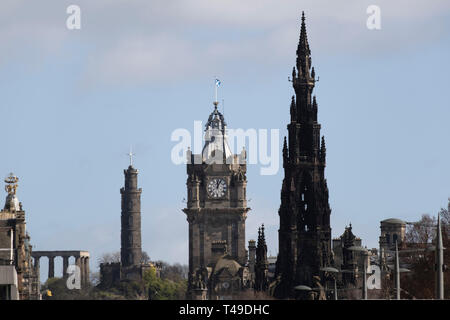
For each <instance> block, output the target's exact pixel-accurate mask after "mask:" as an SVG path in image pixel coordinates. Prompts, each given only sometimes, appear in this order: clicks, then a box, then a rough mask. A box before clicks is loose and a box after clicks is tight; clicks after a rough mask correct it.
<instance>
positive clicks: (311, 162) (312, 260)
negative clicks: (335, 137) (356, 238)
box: [275, 14, 332, 298]
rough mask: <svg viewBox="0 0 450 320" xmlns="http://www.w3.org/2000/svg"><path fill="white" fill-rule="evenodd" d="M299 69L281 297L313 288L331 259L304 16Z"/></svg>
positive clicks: (285, 190)
mask: <svg viewBox="0 0 450 320" xmlns="http://www.w3.org/2000/svg"><path fill="white" fill-rule="evenodd" d="M296 69H297V70H296ZM296 69H295V68H294V70H293V72H292V76H293V79H292V83H293V88H294V91H295V97H293V98H292V99H291V105H290V114H291V121H290V123H289V124H288V126H287V127H288V141H287V144H284V145H283V168H284V174H285V177H284V180H283V185H282V186H283V187H282V191H281V205H280V209H279V216H280V229H279V255H278V260H277V268H276V276H277V277H280V280H281V281H280V283H279V285H278V286H277V287H276V288H275V296H276V297H277V298H293V297H294V296H295V293H294V289H293V288H294V287H295V286H296V285H307V286H313V285H314V282H313V277H314V276H321V273H320V269H321V268H323V267H327V266H330V265H331V263H332V257H331V227H330V213H331V209H330V206H329V203H328V187H327V183H326V179H325V173H324V171H325V153H326V150H325V143H324V141H322V144H321V135H320V128H321V126H320V124H319V123H318V121H317V111H318V103H317V99H316V98H315V97H313V96H312V92H313V89H314V86H315V78H314V77H315V71H314V69H313V68H312V66H311V50H310V48H309V43H308V38H307V34H306V24H305V16H304V14H303V15H302V22H301V29H300V41H299V44H298V48H297V63H296Z"/></svg>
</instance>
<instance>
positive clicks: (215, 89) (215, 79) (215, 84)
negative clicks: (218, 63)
mask: <svg viewBox="0 0 450 320" xmlns="http://www.w3.org/2000/svg"><path fill="white" fill-rule="evenodd" d="M216 81H217V77H215V78H214V91H215V102H217V83H216Z"/></svg>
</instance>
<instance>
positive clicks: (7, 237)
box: [0, 173, 40, 300]
mask: <svg viewBox="0 0 450 320" xmlns="http://www.w3.org/2000/svg"><path fill="white" fill-rule="evenodd" d="M18 181H19V178H17V177H16V176H14V175H13V174H12V173H11V174H10V175H9V176H8V177H7V178H6V179H5V183H6V187H5V190H6V192H7V196H6V201H5V206H4V207H3V210H1V211H0V296H1V297H2V299H3V298H4V299H20V300H37V299H40V281H39V273H38V272H36V270H35V268H34V265H33V259H32V246H31V243H30V236H29V235H28V233H27V231H26V219H25V211H24V210H23V208H22V203H21V202H19V199H18V198H17V195H16V193H17V187H18Z"/></svg>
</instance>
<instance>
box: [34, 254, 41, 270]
mask: <svg viewBox="0 0 450 320" xmlns="http://www.w3.org/2000/svg"><path fill="white" fill-rule="evenodd" d="M40 258H41V257H39V256H38V257H34V270H36V272H39V270H40V262H39V259H40Z"/></svg>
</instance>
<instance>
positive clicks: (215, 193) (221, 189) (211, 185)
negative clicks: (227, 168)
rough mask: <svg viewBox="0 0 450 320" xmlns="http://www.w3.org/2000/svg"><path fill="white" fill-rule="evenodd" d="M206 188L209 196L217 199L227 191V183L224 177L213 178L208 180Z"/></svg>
mask: <svg viewBox="0 0 450 320" xmlns="http://www.w3.org/2000/svg"><path fill="white" fill-rule="evenodd" d="M207 188H208V194H209V195H210V197H212V198H216V199H218V198H222V197H224V196H225V194H226V192H227V183H226V182H225V180H224V179H221V178H215V179H211V180H209V182H208V186H207Z"/></svg>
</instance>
